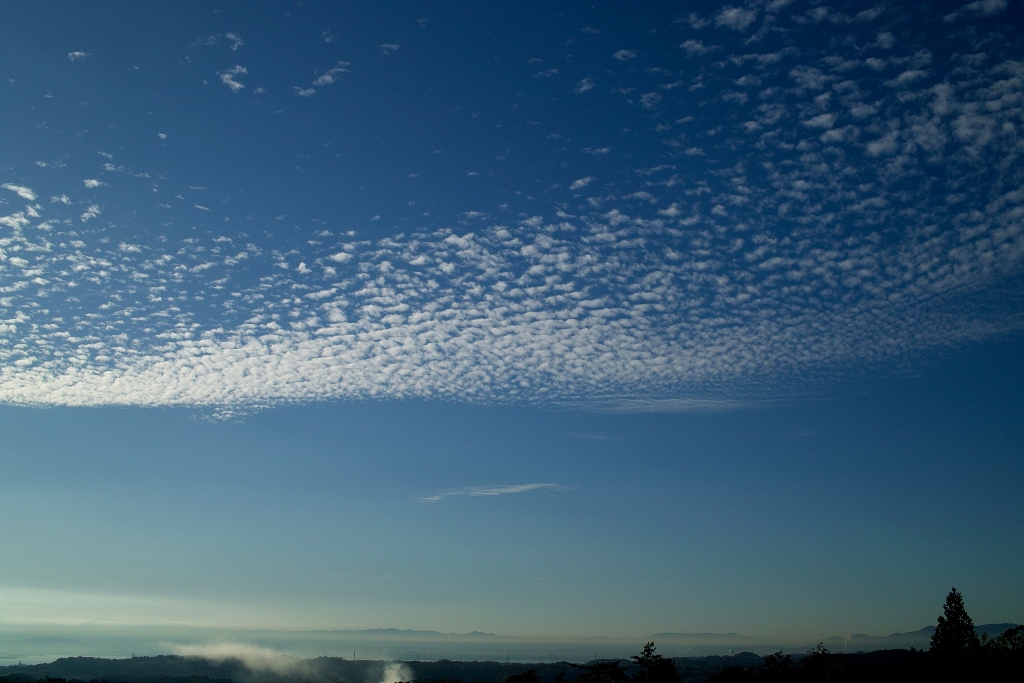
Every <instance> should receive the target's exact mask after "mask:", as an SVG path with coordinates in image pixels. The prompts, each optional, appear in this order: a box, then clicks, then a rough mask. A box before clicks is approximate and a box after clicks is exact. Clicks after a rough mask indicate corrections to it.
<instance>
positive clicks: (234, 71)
mask: <svg viewBox="0 0 1024 683" xmlns="http://www.w3.org/2000/svg"><path fill="white" fill-rule="evenodd" d="M248 73H249V70H248V69H246V68H245V67H244V66H239V65H235V66H233V67H231V68H230V69H227V70H226V71H221V72H220V73H219V74H217V75H218V76H220V82H221V83H223V84H224V85H226V86H228V87H229V88H231V92H241V91H242V90H244V89H245V85H243V84H242V83H241V81H239V80H238V77H239V76H244V75H246V74H248Z"/></svg>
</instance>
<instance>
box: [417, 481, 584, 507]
mask: <svg viewBox="0 0 1024 683" xmlns="http://www.w3.org/2000/svg"><path fill="white" fill-rule="evenodd" d="M542 490H543V491H552V492H554V491H565V490H566V487H565V486H562V485H560V484H546V483H544V484H542V483H536V484H512V485H499V486H464V487H462V488H456V489H442V490H441V491H437V492H436V493H431V494H429V495H426V496H420V497H417V498H416V499H415V500H416V501H417V502H420V503H438V502H440V501H442V500H444V499H445V498H463V497H466V498H491V497H494V496H507V495H510V494H515V493H528V492H530V491H542Z"/></svg>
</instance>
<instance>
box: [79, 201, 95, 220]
mask: <svg viewBox="0 0 1024 683" xmlns="http://www.w3.org/2000/svg"><path fill="white" fill-rule="evenodd" d="M99 215H100V207H99V206H98V205H96V204H90V205H89V208H88V209H86V210H85V211H84V212H83V213H82V215H81V216H80V217H79V218H81V220H82V222H83V223H86V222H88V221H90V220H92V219H93V218H96V217H97V216H99Z"/></svg>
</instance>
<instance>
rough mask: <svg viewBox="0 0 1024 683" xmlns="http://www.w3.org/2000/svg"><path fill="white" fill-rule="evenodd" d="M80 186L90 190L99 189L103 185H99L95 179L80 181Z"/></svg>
mask: <svg viewBox="0 0 1024 683" xmlns="http://www.w3.org/2000/svg"><path fill="white" fill-rule="evenodd" d="M82 184H83V185H85V186H86V187H88V188H90V189H92V188H96V187H99V186H100V185H102V184H103V183H101V182H100V181H98V180H96V179H95V178H86V179H85V180H83V181H82Z"/></svg>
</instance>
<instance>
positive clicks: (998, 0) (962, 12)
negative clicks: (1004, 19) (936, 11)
mask: <svg viewBox="0 0 1024 683" xmlns="http://www.w3.org/2000/svg"><path fill="white" fill-rule="evenodd" d="M1007 4H1008V3H1007V1H1006V0H977V2H969V3H967V4H966V5H964V6H962V7H961V8H960V9H958V10H957V11H955V12H952V13H951V14H947V15H946V16H944V17H943V20H944V21H945V22H946V23H947V24H951V23H953V22H955V21H959V20H960V19H962V18H964V17H965V16H974V17H994V16H997V15H1000V14H1002V13H1003V12H1005V11H1006V7H1007Z"/></svg>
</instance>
